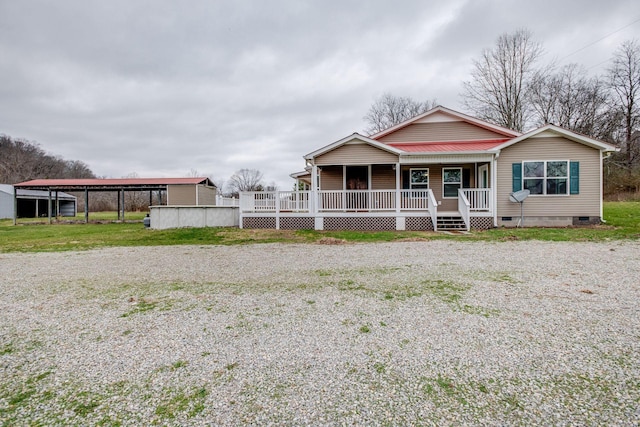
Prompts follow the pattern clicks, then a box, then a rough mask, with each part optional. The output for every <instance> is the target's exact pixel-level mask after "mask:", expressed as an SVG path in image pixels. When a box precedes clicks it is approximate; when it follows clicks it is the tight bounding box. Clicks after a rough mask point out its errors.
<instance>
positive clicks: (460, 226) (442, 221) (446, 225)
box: [438, 216, 467, 231]
mask: <svg viewBox="0 0 640 427" xmlns="http://www.w3.org/2000/svg"><path fill="white" fill-rule="evenodd" d="M466 229H467V226H466V225H465V224H464V220H463V219H462V217H460V216H439V217H438V231H455V230H458V231H459V230H466Z"/></svg>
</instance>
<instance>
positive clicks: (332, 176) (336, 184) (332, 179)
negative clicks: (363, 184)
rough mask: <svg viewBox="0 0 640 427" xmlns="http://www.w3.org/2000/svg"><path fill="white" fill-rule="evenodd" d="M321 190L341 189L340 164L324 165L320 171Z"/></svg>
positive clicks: (342, 187) (342, 183)
mask: <svg viewBox="0 0 640 427" xmlns="http://www.w3.org/2000/svg"><path fill="white" fill-rule="evenodd" d="M320 189H321V190H343V189H344V179H343V178H342V166H324V167H323V168H322V172H320Z"/></svg>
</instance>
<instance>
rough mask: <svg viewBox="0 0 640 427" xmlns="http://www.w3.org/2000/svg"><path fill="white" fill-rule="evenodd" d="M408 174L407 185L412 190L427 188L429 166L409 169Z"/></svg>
mask: <svg viewBox="0 0 640 427" xmlns="http://www.w3.org/2000/svg"><path fill="white" fill-rule="evenodd" d="M409 176H410V180H409V186H410V188H411V189H412V190H419V189H424V190H426V189H427V188H429V168H424V169H410V170H409Z"/></svg>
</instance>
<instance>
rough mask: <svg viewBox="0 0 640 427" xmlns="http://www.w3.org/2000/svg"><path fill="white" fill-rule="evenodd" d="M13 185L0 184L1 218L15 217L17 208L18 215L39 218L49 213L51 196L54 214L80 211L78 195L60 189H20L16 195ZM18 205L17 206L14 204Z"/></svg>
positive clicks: (62, 214)
mask: <svg viewBox="0 0 640 427" xmlns="http://www.w3.org/2000/svg"><path fill="white" fill-rule="evenodd" d="M15 191H16V190H15V188H14V186H13V185H9V184H0V219H6V218H13V216H14V210H15V209H16V208H17V214H18V217H21V218H38V217H41V216H48V215H49V197H51V214H52V216H57V215H58V214H59V215H60V216H66V217H69V216H75V215H76V213H77V211H78V200H77V198H76V196H73V195H71V194H67V193H63V192H60V191H55V192H52V193H51V195H50V194H49V192H48V191H42V190H25V189H18V193H17V197H16V196H15V193H14V192H15ZM14 204H15V205H17V206H14Z"/></svg>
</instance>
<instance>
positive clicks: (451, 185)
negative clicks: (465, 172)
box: [442, 168, 462, 197]
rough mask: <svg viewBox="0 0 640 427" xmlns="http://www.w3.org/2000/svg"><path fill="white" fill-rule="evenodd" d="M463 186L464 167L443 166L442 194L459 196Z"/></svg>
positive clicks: (444, 195)
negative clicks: (459, 190)
mask: <svg viewBox="0 0 640 427" xmlns="http://www.w3.org/2000/svg"><path fill="white" fill-rule="evenodd" d="M459 188H462V168H442V196H443V197H458V189H459Z"/></svg>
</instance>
